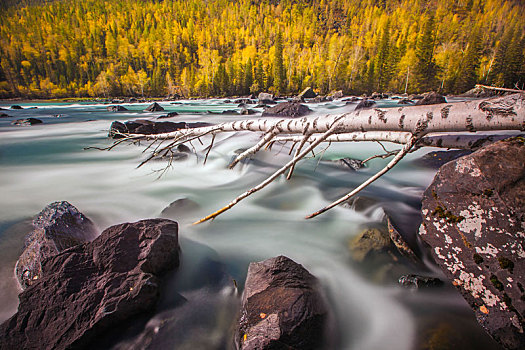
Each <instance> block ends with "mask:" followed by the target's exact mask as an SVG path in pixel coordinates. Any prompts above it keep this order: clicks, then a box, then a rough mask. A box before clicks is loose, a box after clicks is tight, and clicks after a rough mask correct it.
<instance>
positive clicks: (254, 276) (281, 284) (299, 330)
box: [236, 256, 327, 350]
mask: <svg viewBox="0 0 525 350" xmlns="http://www.w3.org/2000/svg"><path fill="white" fill-rule="evenodd" d="M326 318H327V309H326V306H325V304H324V301H323V298H322V297H321V295H320V294H319V292H318V289H317V279H316V278H315V277H314V276H312V275H311V274H310V273H309V272H308V271H307V270H306V269H305V268H304V267H303V266H301V265H299V264H297V263H296V262H294V261H292V260H291V259H289V258H287V257H285V256H278V257H275V258H271V259H267V260H265V261H261V262H257V263H251V264H250V266H249V267H248V276H247V278H246V284H245V288H244V293H243V297H242V310H241V316H240V321H239V328H238V331H237V335H236V341H237V344H238V347H239V349H241V350H248V349H252V350H255V349H257V350H269V349H317V348H319V347H320V346H321V344H323V340H324V339H323V336H324V331H325V322H326Z"/></svg>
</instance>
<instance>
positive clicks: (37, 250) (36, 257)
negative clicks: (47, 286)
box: [15, 201, 98, 289]
mask: <svg viewBox="0 0 525 350" xmlns="http://www.w3.org/2000/svg"><path fill="white" fill-rule="evenodd" d="M33 228H34V229H33V231H32V232H31V233H29V234H28V235H27V237H26V239H25V249H24V251H23V252H22V254H21V255H20V258H19V259H18V262H17V263H16V267H15V274H16V277H17V279H18V282H19V283H20V286H21V287H22V288H23V289H25V288H27V287H29V286H30V285H32V284H34V283H35V282H36V281H38V280H39V279H40V278H41V277H42V263H43V261H44V260H45V259H47V258H50V257H52V256H53V255H56V254H58V253H60V252H61V251H63V250H65V249H67V248H71V247H73V246H75V245H78V244H82V243H86V242H89V241H92V240H93V239H95V237H97V234H98V232H97V230H96V228H95V225H93V222H92V221H91V220H89V219H88V218H87V217H85V216H84V214H82V213H81V212H79V211H78V209H77V208H75V207H74V206H72V205H71V204H70V203H69V202H65V201H63V202H54V203H51V204H49V205H48V206H46V207H45V208H44V209H43V210H42V211H41V212H40V213H39V214H38V215H37V217H36V218H35V219H34V220H33Z"/></svg>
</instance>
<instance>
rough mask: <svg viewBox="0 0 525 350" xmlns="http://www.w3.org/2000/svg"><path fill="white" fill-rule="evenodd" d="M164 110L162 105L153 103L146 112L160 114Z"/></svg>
mask: <svg viewBox="0 0 525 350" xmlns="http://www.w3.org/2000/svg"><path fill="white" fill-rule="evenodd" d="M163 110H164V107H162V106H161V105H159V104H158V103H157V102H153V103H152V104H150V105H149V106H148V107H147V108H146V109H145V110H144V112H160V111H163Z"/></svg>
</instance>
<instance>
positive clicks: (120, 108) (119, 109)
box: [106, 105, 128, 112]
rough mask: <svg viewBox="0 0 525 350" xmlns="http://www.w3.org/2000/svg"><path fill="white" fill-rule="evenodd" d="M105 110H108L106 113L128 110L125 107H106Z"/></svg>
mask: <svg viewBox="0 0 525 350" xmlns="http://www.w3.org/2000/svg"><path fill="white" fill-rule="evenodd" d="M106 109H107V110H108V112H125V111H127V110H128V109H127V108H126V107H124V106H121V105H116V106H108V107H107V108H106Z"/></svg>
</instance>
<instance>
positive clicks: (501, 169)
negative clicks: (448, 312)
mask: <svg viewBox="0 0 525 350" xmlns="http://www.w3.org/2000/svg"><path fill="white" fill-rule="evenodd" d="M524 159H525V139H523V138H520V137H517V138H513V139H508V140H505V141H499V142H496V143H494V144H492V145H489V146H487V147H485V148H482V149H480V150H478V151H476V152H474V153H472V154H471V155H467V156H464V157H462V158H459V159H457V160H455V161H452V162H449V163H447V164H445V165H444V166H443V167H441V169H440V170H439V171H438V173H437V175H436V177H435V178H434V182H433V183H432V184H431V185H430V186H429V187H428V189H427V190H426V191H425V194H424V196H423V207H422V213H423V216H424V220H423V224H422V225H421V228H420V232H419V234H420V236H421V237H422V239H423V240H424V241H426V242H427V243H428V244H429V245H430V246H431V248H432V254H433V256H434V258H435V260H436V262H437V263H438V264H439V265H440V266H441V268H442V269H443V271H444V272H445V274H446V275H447V277H448V278H449V279H450V280H451V281H453V284H454V285H456V286H457V288H458V289H459V290H460V291H461V293H462V295H463V296H464V298H465V299H466V300H467V301H468V302H469V304H470V305H471V307H472V308H473V309H474V311H475V313H476V316H477V319H478V322H479V323H480V324H481V325H482V326H483V327H484V328H485V330H486V331H487V332H488V333H489V334H490V335H491V336H492V337H493V338H494V339H495V340H496V341H498V342H499V343H500V344H502V345H503V346H504V347H506V348H508V349H523V348H525V334H524V327H525V323H524V318H525V282H524V281H525V232H524V231H525V162H524Z"/></svg>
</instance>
